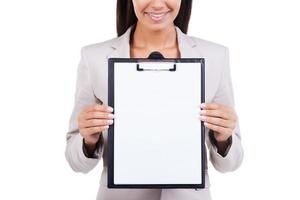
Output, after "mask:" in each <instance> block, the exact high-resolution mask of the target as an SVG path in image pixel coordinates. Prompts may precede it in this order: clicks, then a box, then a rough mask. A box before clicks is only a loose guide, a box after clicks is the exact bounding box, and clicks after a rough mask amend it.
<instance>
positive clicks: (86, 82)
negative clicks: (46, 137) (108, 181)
mask: <svg viewBox="0 0 300 200" xmlns="http://www.w3.org/2000/svg"><path fill="white" fill-rule="evenodd" d="M89 75H90V73H89V68H88V64H87V61H86V56H85V49H84V47H82V48H81V58H80V62H79V65H78V68H77V80H76V90H75V102H74V107H73V111H72V114H71V117H70V121H69V130H68V132H67V135H66V140H67V144H66V149H65V157H66V160H67V161H68V163H69V165H70V167H71V168H72V169H73V170H74V171H76V172H82V173H88V172H89V171H90V170H92V169H93V168H94V167H95V166H96V165H97V163H98V162H99V159H100V158H101V157H102V154H103V146H104V144H103V141H104V139H103V135H102V133H101V136H100V139H99V141H98V143H97V149H96V151H95V153H94V155H93V156H88V155H87V154H86V152H85V151H84V150H85V149H84V146H83V137H82V136H81V135H80V134H79V128H78V123H77V115H78V114H79V112H80V111H81V109H82V108H84V107H85V106H87V105H93V104H96V103H101V101H100V100H99V99H98V98H96V97H95V96H94V92H93V89H92V84H91V80H90V77H89Z"/></svg>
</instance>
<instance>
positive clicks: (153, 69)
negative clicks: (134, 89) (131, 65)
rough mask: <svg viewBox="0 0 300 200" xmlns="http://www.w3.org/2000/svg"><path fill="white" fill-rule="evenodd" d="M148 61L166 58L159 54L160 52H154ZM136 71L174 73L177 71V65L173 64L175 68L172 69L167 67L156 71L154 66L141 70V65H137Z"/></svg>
mask: <svg viewBox="0 0 300 200" xmlns="http://www.w3.org/2000/svg"><path fill="white" fill-rule="evenodd" d="M148 59H153V60H158V59H164V56H163V55H162V54H161V53H160V52H158V51H154V52H152V53H151V54H150V55H149V56H148ZM136 70H137V71H171V72H174V71H176V64H173V68H170V67H165V66H164V68H162V67H160V68H159V69H158V68H157V69H155V68H153V66H151V67H149V68H147V67H143V68H141V66H140V64H139V63H138V64H136Z"/></svg>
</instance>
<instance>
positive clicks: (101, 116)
mask: <svg viewBox="0 0 300 200" xmlns="http://www.w3.org/2000/svg"><path fill="white" fill-rule="evenodd" d="M113 118H114V115H113V114H112V113H107V112H99V111H93V112H88V113H85V114H84V115H83V119H85V120H88V119H113Z"/></svg>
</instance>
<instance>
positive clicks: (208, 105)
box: [200, 103, 224, 110]
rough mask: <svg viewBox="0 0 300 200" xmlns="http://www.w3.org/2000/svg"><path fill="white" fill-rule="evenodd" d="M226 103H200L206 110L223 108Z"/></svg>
mask: <svg viewBox="0 0 300 200" xmlns="http://www.w3.org/2000/svg"><path fill="white" fill-rule="evenodd" d="M223 107H224V105H222V104H218V103H202V104H201V105H200V108H203V109H206V110H215V109H222V108H223Z"/></svg>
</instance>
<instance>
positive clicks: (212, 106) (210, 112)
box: [200, 103, 237, 143]
mask: <svg viewBox="0 0 300 200" xmlns="http://www.w3.org/2000/svg"><path fill="white" fill-rule="evenodd" d="M200 108H202V110H201V111H200V114H201V116H200V119H201V120H202V121H203V122H204V126H205V127H207V128H208V129H211V130H212V131H214V137H215V139H216V140H217V142H220V143H222V142H226V141H227V140H228V138H229V137H230V136H231V135H232V134H233V132H234V129H235V127H236V123H237V116H236V113H235V111H234V109H233V108H231V107H228V106H225V105H222V104H216V103H203V104H201V105H200Z"/></svg>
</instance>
